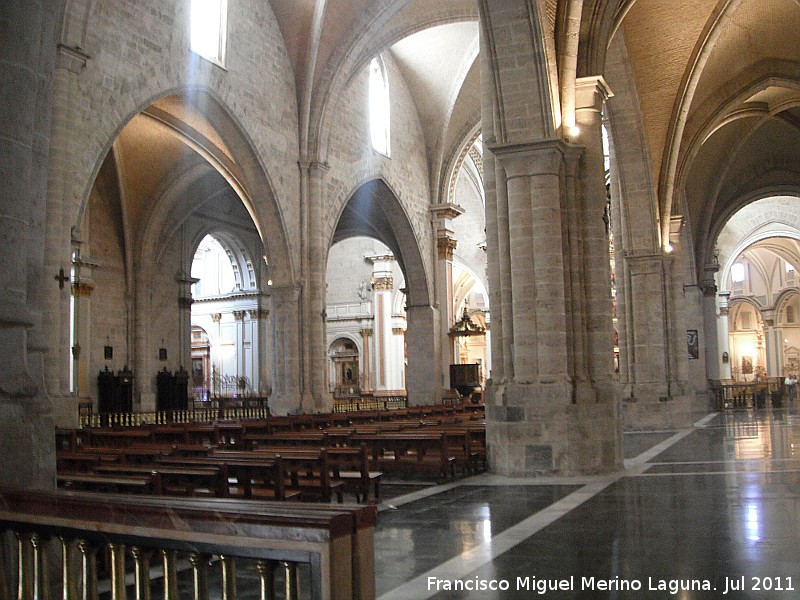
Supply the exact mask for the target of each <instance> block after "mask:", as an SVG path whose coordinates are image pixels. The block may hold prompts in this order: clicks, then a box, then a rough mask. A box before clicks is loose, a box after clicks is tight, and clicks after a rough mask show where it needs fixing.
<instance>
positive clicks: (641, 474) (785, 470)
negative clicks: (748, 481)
mask: <svg viewBox="0 0 800 600" xmlns="http://www.w3.org/2000/svg"><path fill="white" fill-rule="evenodd" d="M648 468H649V466H648ZM795 471H796V469H783V470H775V469H770V470H769V471H687V472H683V473H637V474H636V475H635V476H636V477H686V476H696V475H779V474H784V475H785V474H786V473H794V472H795Z"/></svg>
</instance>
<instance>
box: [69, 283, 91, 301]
mask: <svg viewBox="0 0 800 600" xmlns="http://www.w3.org/2000/svg"><path fill="white" fill-rule="evenodd" d="M93 291H94V284H91V283H89V282H87V281H76V282H74V283H73V284H72V295H73V296H75V297H78V298H88V297H89V296H91V295H92V292H93Z"/></svg>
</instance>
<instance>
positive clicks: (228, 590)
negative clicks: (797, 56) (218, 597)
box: [219, 554, 236, 600]
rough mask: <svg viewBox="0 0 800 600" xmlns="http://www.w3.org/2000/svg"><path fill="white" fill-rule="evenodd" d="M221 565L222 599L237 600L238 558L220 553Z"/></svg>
mask: <svg viewBox="0 0 800 600" xmlns="http://www.w3.org/2000/svg"><path fill="white" fill-rule="evenodd" d="M219 565H220V571H221V575H222V600H236V559H235V558H233V557H231V556H226V555H224V554H220V555H219Z"/></svg>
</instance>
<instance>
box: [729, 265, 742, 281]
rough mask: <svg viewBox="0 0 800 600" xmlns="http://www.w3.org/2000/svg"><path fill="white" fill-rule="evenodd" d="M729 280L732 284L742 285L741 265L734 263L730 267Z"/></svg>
mask: <svg viewBox="0 0 800 600" xmlns="http://www.w3.org/2000/svg"><path fill="white" fill-rule="evenodd" d="M731 280H732V281H733V283H739V284H741V283H744V265H743V264H742V263H734V265H733V267H731Z"/></svg>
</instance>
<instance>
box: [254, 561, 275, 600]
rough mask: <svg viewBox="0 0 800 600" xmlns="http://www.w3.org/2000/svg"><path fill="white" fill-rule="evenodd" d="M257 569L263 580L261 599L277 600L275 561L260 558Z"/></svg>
mask: <svg viewBox="0 0 800 600" xmlns="http://www.w3.org/2000/svg"><path fill="white" fill-rule="evenodd" d="M256 571H258V577H259V579H260V580H261V600H275V562H274V561H271V560H259V561H258V562H257V563H256Z"/></svg>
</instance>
